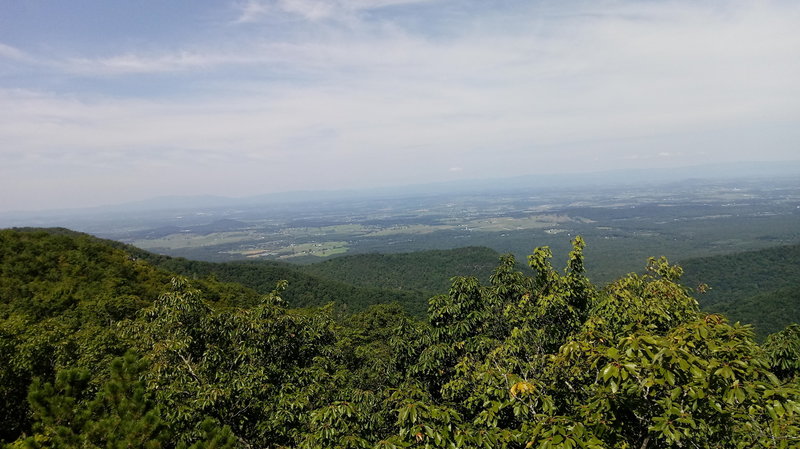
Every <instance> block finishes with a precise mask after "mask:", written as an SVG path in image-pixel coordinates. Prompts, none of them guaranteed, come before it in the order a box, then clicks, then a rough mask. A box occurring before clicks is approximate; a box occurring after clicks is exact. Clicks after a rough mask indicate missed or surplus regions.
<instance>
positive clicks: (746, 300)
mask: <svg viewBox="0 0 800 449" xmlns="http://www.w3.org/2000/svg"><path fill="white" fill-rule="evenodd" d="M681 266H682V267H683V268H684V270H685V271H686V276H685V277H684V281H685V283H686V285H698V284H699V283H706V284H708V286H709V287H710V288H709V289H708V290H707V291H706V292H705V293H704V294H702V295H700V296H699V297H698V299H699V301H700V305H701V306H702V307H703V309H704V310H710V311H714V312H720V313H723V314H725V315H726V316H728V317H729V318H730V319H731V320H734V321H742V322H743V323H748V324H753V325H754V326H755V328H756V331H757V332H758V334H759V335H760V336H762V337H765V336H766V335H768V334H771V333H774V332H778V331H779V330H781V329H783V328H784V327H786V326H787V325H788V324H790V323H798V322H800V245H784V246H776V247H773V248H768V249H762V250H758V251H745V252H740V253H735V254H728V255H724V256H713V257H700V258H695V259H688V260H685V261H682V262H681Z"/></svg>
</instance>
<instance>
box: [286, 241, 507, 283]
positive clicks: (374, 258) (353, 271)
mask: <svg viewBox="0 0 800 449" xmlns="http://www.w3.org/2000/svg"><path fill="white" fill-rule="evenodd" d="M499 258H500V253H498V252H497V251H495V250H493V249H490V248H486V247H474V246H473V247H466V248H457V249H450V250H431V251H417V252H413V253H397V254H376V253H375V254H357V255H352V256H342V257H336V258H333V259H329V260H326V261H323V262H318V263H314V264H309V265H303V266H301V268H302V270H303V271H305V272H307V273H311V274H316V275H319V276H322V277H327V278H330V279H336V280H339V281H342V282H346V283H349V284H353V285H361V286H376V287H383V288H390V289H399V290H416V291H421V292H426V293H431V294H434V293H440V292H444V291H447V288H448V287H449V286H450V278H451V277H453V276H457V275H458V276H475V277H477V278H478V279H481V280H482V281H488V280H489V275H490V274H491V272H492V270H493V269H494V267H495V266H496V265H497V260H498V259H499Z"/></svg>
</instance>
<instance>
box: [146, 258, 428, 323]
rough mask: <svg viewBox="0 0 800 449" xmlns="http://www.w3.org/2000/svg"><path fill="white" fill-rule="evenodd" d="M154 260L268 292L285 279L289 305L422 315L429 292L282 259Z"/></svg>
mask: <svg viewBox="0 0 800 449" xmlns="http://www.w3.org/2000/svg"><path fill="white" fill-rule="evenodd" d="M152 260H153V262H154V263H155V264H156V265H157V266H159V267H162V268H164V269H167V270H170V271H172V272H174V273H177V274H180V275H182V276H187V277H189V278H201V279H202V278H207V277H209V276H211V277H213V278H216V279H219V280H220V281H225V282H235V283H239V284H242V285H244V286H246V287H249V288H252V289H254V290H256V291H257V292H259V293H261V294H267V293H269V292H270V291H271V290H273V289H274V288H275V284H276V283H277V282H278V281H281V280H285V281H288V286H287V287H286V290H285V291H284V292H283V295H282V297H283V298H284V299H285V300H286V301H287V302H288V304H289V305H290V306H291V307H312V306H321V305H324V304H326V303H329V302H333V303H336V304H337V306H339V307H341V308H342V309H343V310H346V311H350V312H355V311H359V310H363V309H365V308H367V307H368V306H370V305H373V304H386V303H398V304H400V305H402V307H403V308H405V309H406V310H407V311H408V312H409V313H411V314H413V315H416V316H418V317H422V316H424V314H425V308H426V306H427V303H426V299H427V298H428V296H430V294H429V293H428V292H421V291H400V290H391V289H387V288H378V287H366V286H365V287H360V286H353V285H350V284H347V283H344V282H339V281H336V280H331V279H327V278H324V277H321V276H315V275H312V274H307V273H305V272H303V271H302V270H301V268H300V267H299V266H296V265H290V264H287V263H282V262H272V261H254V262H201V261H194V260H187V259H182V258H169V257H165V256H157V258H155V259H152Z"/></svg>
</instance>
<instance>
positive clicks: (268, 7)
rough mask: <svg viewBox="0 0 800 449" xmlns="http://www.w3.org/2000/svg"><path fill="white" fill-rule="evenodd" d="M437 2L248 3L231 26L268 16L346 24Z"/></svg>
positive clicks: (257, 0) (299, 0)
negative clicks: (391, 9)
mask: <svg viewBox="0 0 800 449" xmlns="http://www.w3.org/2000/svg"><path fill="white" fill-rule="evenodd" d="M432 1H437V0H248V1H247V2H245V3H243V4H241V5H240V6H239V8H240V15H239V17H238V18H237V19H236V20H235V23H253V22H259V21H261V20H263V19H265V18H267V17H269V16H271V15H275V14H280V13H288V14H291V15H295V16H299V17H302V18H303V19H305V20H310V21H312V22H317V21H321V20H337V21H350V20H353V19H354V15H355V14H358V13H359V12H362V11H369V10H375V9H380V8H385V7H389V6H402V5H409V4H415V3H427V2H432Z"/></svg>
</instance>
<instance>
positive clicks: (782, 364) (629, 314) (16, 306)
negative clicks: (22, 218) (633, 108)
mask: <svg viewBox="0 0 800 449" xmlns="http://www.w3.org/2000/svg"><path fill="white" fill-rule="evenodd" d="M0 236H2V237H1V238H2V240H0V243H2V248H3V250H2V252H0V255H2V259H0V266H2V274H3V275H2V277H0V288H2V289H1V290H0V291H1V292H2V294H3V296H2V309H0V359H1V360H3V361H4V363H3V364H0V401H2V403H0V445H3V444H5V445H6V446H7V447H8V448H14V449H17V448H23V447H29V448H65V447H68V448H72V447H75V448H77V447H81V448H100V447H104V448H105V447H147V448H193V449H199V448H212V447H213V448H241V449H249V448H274V449H278V448H304V449H311V448H375V449H379V448H384V449H389V448H414V447H419V448H462V447H464V448H472V447H484V448H514V449H522V448H526V449H528V448H535V449H553V448H564V449H575V448H586V449H601V448H640V449H653V448H657V449H661V448H683V447H692V448H709V449H710V448H737V449H738V448H741V449H744V448H752V447H766V448H786V449H788V448H794V447H797V446H798V444H799V443H800V327H798V326H790V327H788V328H787V329H785V330H784V331H782V332H780V333H778V334H775V335H772V336H770V337H769V338H767V339H766V342H765V343H764V344H763V345H759V344H758V343H757V342H756V341H755V340H754V334H753V332H752V329H751V328H749V327H748V326H741V325H738V324H730V323H729V322H728V321H727V320H726V319H725V317H724V316H721V315H715V314H707V313H703V312H701V311H700V309H699V308H698V304H697V302H696V301H695V299H694V298H692V297H691V296H690V294H689V293H690V290H689V289H686V288H684V287H682V286H681V285H680V284H679V282H680V278H681V274H682V270H681V269H680V268H679V267H677V266H673V265H670V264H669V263H668V262H667V261H666V260H665V259H663V258H662V259H651V260H650V261H649V262H648V263H647V270H646V273H645V274H642V275H638V274H631V275H628V276H626V277H623V278H621V279H618V280H616V281H614V282H612V283H610V284H609V285H607V286H596V285H593V284H592V283H591V282H590V281H589V280H588V279H587V278H586V277H585V270H584V260H583V247H584V245H583V241H582V240H581V239H580V238H577V239H575V240H574V241H573V250H572V251H571V252H570V254H569V256H568V260H567V264H566V267H565V268H564V269H556V268H554V267H553V266H552V265H551V262H550V259H551V253H550V251H549V249H547V248H539V249H537V250H536V251H535V252H534V254H533V255H532V256H531V257H530V259H529V261H528V262H529V263H528V265H529V267H528V268H525V270H524V272H523V271H520V269H519V266H518V264H517V261H516V260H514V258H513V257H511V256H504V257H503V258H502V259H501V260H500V262H499V264H498V266H497V267H496V268H495V269H494V270H493V271H492V274H491V275H490V276H489V280H488V282H481V281H480V280H479V279H477V278H475V277H456V278H454V279H453V282H452V284H451V286H450V288H449V292H448V293H446V294H440V295H436V296H434V297H432V298H430V299H429V300H428V301H427V313H426V317H425V320H424V321H419V320H417V319H414V318H412V317H411V316H409V315H407V314H406V313H404V311H403V309H402V308H400V307H399V306H396V305H394V306H393V305H377V306H372V307H369V308H366V309H365V310H363V311H361V312H358V313H355V314H349V315H348V314H342V313H340V312H335V311H334V309H333V308H332V307H330V306H326V307H320V308H314V307H306V308H303V309H294V308H290V307H288V303H287V301H286V300H285V298H284V297H283V289H284V287H285V283H283V282H277V283H276V285H275V286H274V287H273V290H272V291H270V292H269V293H268V294H266V295H261V296H254V293H253V292H252V290H249V289H247V288H243V287H236V286H232V285H230V284H224V283H221V282H220V281H217V280H214V279H213V278H212V279H208V280H202V277H198V279H196V280H188V279H186V278H185V277H180V276H173V275H171V274H169V273H167V272H165V271H162V269H161V268H154V267H153V266H151V265H150V264H149V263H147V262H146V261H144V260H143V259H142V258H140V257H139V256H141V255H145V253H142V252H140V253H136V254H134V253H132V252H126V251H123V250H121V249H120V248H119V247H113V246H111V245H109V244H108V243H107V242H103V241H99V240H97V239H94V238H91V237H88V236H85V235H79V234H75V233H69V232H66V231H63V230H59V231H52V230H51V231H50V232H46V231H16V230H11V231H2V233H0ZM162 262H164V263H160V264H159V265H160V266H162V267H163V266H165V265H166V262H170V263H176V264H178V266H181V267H184V268H185V269H188V268H187V267H191V266H192V265H191V264H190V263H188V262H187V261H182V260H177V261H174V260H173V259H167V258H165V259H164V260H163V261H162ZM225 266H234V265H227V264H226V265H225ZM245 266H247V265H245ZM199 271H200V270H199V269H198V273H199ZM251 275H253V276H257V275H256V274H253V273H251ZM152 294H155V295H156V296H155V297H152V296H150V295H152ZM209 299H213V301H211V300H209Z"/></svg>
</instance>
